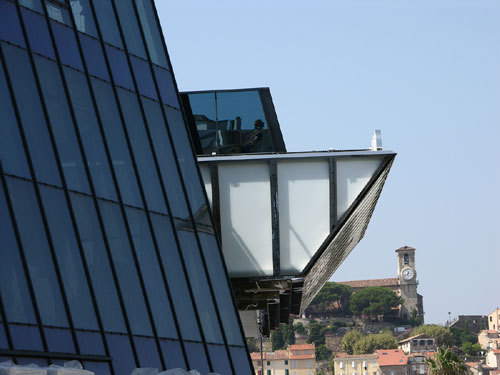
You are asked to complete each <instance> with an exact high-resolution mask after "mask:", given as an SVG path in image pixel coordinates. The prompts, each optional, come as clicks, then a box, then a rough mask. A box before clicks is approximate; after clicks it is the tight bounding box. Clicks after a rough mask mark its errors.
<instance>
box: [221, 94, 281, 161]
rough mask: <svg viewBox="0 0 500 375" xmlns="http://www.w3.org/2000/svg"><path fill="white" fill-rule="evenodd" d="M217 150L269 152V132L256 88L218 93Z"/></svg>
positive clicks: (223, 152) (226, 152)
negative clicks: (254, 89) (253, 89)
mask: <svg viewBox="0 0 500 375" xmlns="http://www.w3.org/2000/svg"><path fill="white" fill-rule="evenodd" d="M217 130H218V134H217V136H218V137H217V140H218V143H219V144H218V146H219V148H218V153H220V154H234V153H249V152H271V151H272V149H273V147H272V143H271V135H270V133H269V128H268V125H267V123H266V117H265V115H264V111H263V109H262V103H261V101H260V96H259V92H258V91H238V92H218V93H217Z"/></svg>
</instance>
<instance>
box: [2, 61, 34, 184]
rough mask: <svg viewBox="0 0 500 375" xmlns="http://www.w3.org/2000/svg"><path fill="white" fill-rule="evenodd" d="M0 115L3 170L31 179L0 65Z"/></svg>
mask: <svg viewBox="0 0 500 375" xmlns="http://www.w3.org/2000/svg"><path fill="white" fill-rule="evenodd" d="M0 113H1V114H2V126H0V160H1V161H2V167H3V170H4V172H6V173H11V174H15V175H17V176H21V177H26V178H31V176H30V171H29V169H28V163H27V161H26V155H25V154H24V147H23V144H22V141H21V135H20V134H19V127H18V125H17V119H16V116H15V113H14V108H13V107H12V102H11V98H10V92H9V89H8V87H7V82H6V80H5V76H4V71H3V67H2V64H0Z"/></svg>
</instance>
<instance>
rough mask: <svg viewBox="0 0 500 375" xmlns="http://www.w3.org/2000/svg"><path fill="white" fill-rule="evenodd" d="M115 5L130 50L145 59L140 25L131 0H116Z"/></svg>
mask: <svg viewBox="0 0 500 375" xmlns="http://www.w3.org/2000/svg"><path fill="white" fill-rule="evenodd" d="M115 6H116V10H117V11H118V18H119V21H120V24H121V27H122V31H123V35H124V36H125V43H126V44H127V49H128V52H130V53H133V54H134V55H136V56H139V57H142V58H144V59H145V58H146V52H145V51H144V45H143V44H142V38H141V33H140V31H139V25H138V24H137V18H136V16H135V12H134V8H133V6H132V2H131V0H118V1H115Z"/></svg>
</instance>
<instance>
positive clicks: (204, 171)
mask: <svg viewBox="0 0 500 375" xmlns="http://www.w3.org/2000/svg"><path fill="white" fill-rule="evenodd" d="M199 166H200V172H201V178H202V179H203V183H204V184H205V191H206V192H207V197H208V202H209V203H210V208H212V179H211V177H210V167H209V166H208V165H199Z"/></svg>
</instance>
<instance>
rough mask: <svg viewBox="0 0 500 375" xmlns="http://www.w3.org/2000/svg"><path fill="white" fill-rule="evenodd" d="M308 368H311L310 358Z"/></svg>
mask: <svg viewBox="0 0 500 375" xmlns="http://www.w3.org/2000/svg"><path fill="white" fill-rule="evenodd" d="M307 368H311V360H310V359H309V360H308V361H307Z"/></svg>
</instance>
